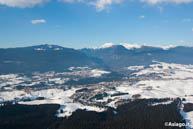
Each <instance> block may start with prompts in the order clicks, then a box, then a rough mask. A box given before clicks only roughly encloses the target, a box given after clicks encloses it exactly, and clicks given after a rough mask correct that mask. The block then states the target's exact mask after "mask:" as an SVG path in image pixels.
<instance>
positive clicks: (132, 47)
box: [120, 43, 141, 50]
mask: <svg viewBox="0 0 193 129" xmlns="http://www.w3.org/2000/svg"><path fill="white" fill-rule="evenodd" d="M120 45H122V46H123V47H125V48H127V49H128V50H131V49H134V48H141V45H138V44H128V43H120Z"/></svg>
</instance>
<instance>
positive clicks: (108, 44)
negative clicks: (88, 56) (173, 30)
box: [94, 43, 176, 50]
mask: <svg viewBox="0 0 193 129" xmlns="http://www.w3.org/2000/svg"><path fill="white" fill-rule="evenodd" d="M113 46H123V47H125V48H126V49H128V50H132V49H140V48H144V47H150V48H160V49H163V50H169V49H170V48H175V47H176V46H174V45H168V46H161V45H148V44H143V45H138V44H129V43H120V44H113V43H105V44H104V45H102V46H100V47H96V48H94V49H105V48H110V47H113Z"/></svg>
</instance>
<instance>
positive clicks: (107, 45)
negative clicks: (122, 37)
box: [99, 43, 113, 48]
mask: <svg viewBox="0 0 193 129" xmlns="http://www.w3.org/2000/svg"><path fill="white" fill-rule="evenodd" d="M112 46H113V43H105V44H104V45H102V46H101V47H99V48H109V47H112Z"/></svg>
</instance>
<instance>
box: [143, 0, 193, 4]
mask: <svg viewBox="0 0 193 129" xmlns="http://www.w3.org/2000/svg"><path fill="white" fill-rule="evenodd" d="M140 1H141V2H145V3H148V4H159V3H175V4H182V3H191V2H193V0H140Z"/></svg>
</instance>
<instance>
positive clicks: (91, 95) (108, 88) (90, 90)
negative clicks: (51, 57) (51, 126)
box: [0, 61, 193, 128]
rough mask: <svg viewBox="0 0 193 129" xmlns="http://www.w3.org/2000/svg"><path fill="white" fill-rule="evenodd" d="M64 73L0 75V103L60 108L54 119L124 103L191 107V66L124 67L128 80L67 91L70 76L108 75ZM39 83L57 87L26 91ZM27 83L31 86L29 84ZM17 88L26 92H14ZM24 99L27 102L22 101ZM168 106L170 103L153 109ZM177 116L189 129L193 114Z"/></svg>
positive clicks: (95, 71) (73, 70)
mask: <svg viewBox="0 0 193 129" xmlns="http://www.w3.org/2000/svg"><path fill="white" fill-rule="evenodd" d="M68 70H69V71H71V72H66V73H65V72H64V73H54V72H50V73H44V74H40V73H39V74H38V73H36V74H34V75H33V76H32V77H31V78H30V77H26V76H22V77H21V76H19V75H17V74H9V75H0V81H1V82H0V88H3V90H1V91H0V101H1V102H2V101H17V102H18V103H19V104H28V105H37V104H60V105H61V106H60V109H58V111H57V114H56V115H57V116H58V117H65V116H70V115H71V114H72V113H73V112H74V111H76V110H77V109H86V110H89V111H97V112H102V111H104V110H106V107H108V106H109V107H113V108H116V107H117V102H119V101H120V100H127V99H132V100H134V99H141V98H147V99H148V98H181V99H185V101H182V102H183V103H182V107H183V104H186V103H193V88H192V86H193V65H182V64H174V63H172V64H168V63H164V62H157V61H154V62H153V64H152V65H149V66H129V67H127V70H128V71H131V77H128V79H123V80H120V81H112V82H100V83H97V84H92V85H79V86H71V87H69V86H66V85H64V83H65V82H66V81H68V80H69V79H70V77H69V76H70V75H75V76H84V77H96V78H97V77H102V76H103V75H104V74H109V73H110V71H104V70H100V69H90V68H88V67H80V68H75V67H70V68H69V69H68ZM85 71H86V72H85ZM61 75H66V76H68V77H66V76H65V77H63V76H62V77H61ZM33 80H35V81H33ZM43 80H44V82H45V83H44V84H45V85H46V84H47V83H49V82H56V83H57V85H59V87H54V86H52V87H49V88H42V89H41V90H40V89H33V88H30V86H31V85H32V84H31V83H34V84H35V83H37V84H39V83H41V82H43ZM30 81H32V82H31V83H29V82H30ZM25 82H28V83H25ZM17 85H23V86H25V87H26V88H22V89H16V88H15V86H17ZM6 87H10V88H8V89H6ZM26 98H28V99H30V101H24V100H25V99H26ZM37 98H42V99H37ZM110 100H111V101H110ZM101 103H102V105H101ZM170 103H171V101H168V102H163V103H155V104H154V105H158V104H170ZM154 105H153V106H154ZM181 114H182V115H183V117H184V118H185V119H186V120H187V121H188V122H190V128H193V111H191V112H184V111H183V109H182V110H181Z"/></svg>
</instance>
